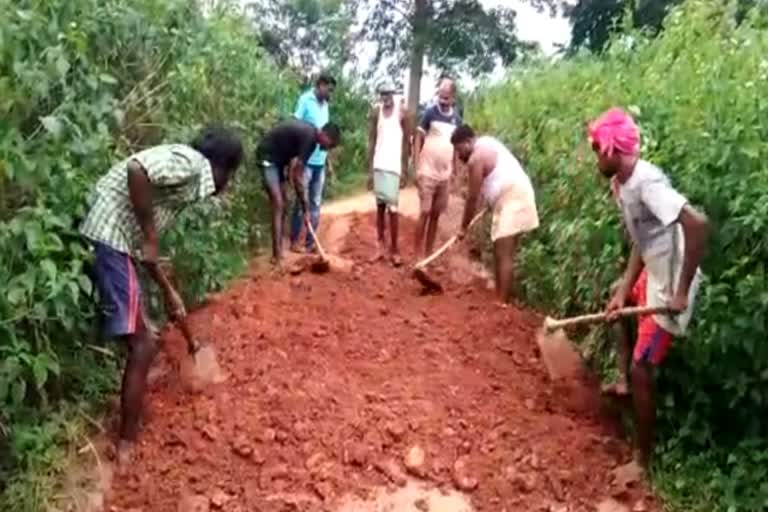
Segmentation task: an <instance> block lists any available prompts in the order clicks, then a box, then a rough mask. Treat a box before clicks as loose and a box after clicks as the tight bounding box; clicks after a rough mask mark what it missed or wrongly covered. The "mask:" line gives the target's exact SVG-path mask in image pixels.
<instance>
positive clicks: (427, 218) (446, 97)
mask: <svg viewBox="0 0 768 512" xmlns="http://www.w3.org/2000/svg"><path fill="white" fill-rule="evenodd" d="M437 103H438V105H439V107H440V110H441V111H443V112H450V110H451V109H452V108H453V107H454V105H455V103H456V86H455V84H454V83H453V81H451V80H448V79H446V80H443V82H441V84H440V86H439V88H438V91H437ZM425 136H426V134H425V133H424V132H423V131H421V130H416V136H415V140H414V143H413V167H414V169H418V163H419V158H420V156H421V150H422V149H423V147H424V138H425ZM458 161H459V159H458V155H457V154H456V152H455V151H454V154H453V165H452V171H451V181H453V180H454V179H455V177H456V171H457V169H458V168H459V166H458ZM441 213H442V212H440V211H439V209H437V207H435V206H434V205H433V209H432V211H430V212H422V213H421V214H420V215H419V222H418V224H417V225H416V236H415V247H416V254H417V255H420V256H423V255H424V254H425V253H426V254H431V253H432V250H433V248H434V246H435V239H436V238H437V227H438V222H439V221H440V214H441ZM425 233H426V240H425ZM425 241H426V246H425ZM425 249H426V250H425Z"/></svg>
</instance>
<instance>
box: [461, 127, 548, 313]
mask: <svg viewBox="0 0 768 512" xmlns="http://www.w3.org/2000/svg"><path fill="white" fill-rule="evenodd" d="M451 143H453V146H454V148H455V150H456V154H457V155H458V157H459V158H460V159H461V160H462V161H463V162H466V163H467V169H468V170H467V172H468V173H469V194H468V196H467V201H466V203H465V205H464V217H463V219H462V222H461V232H460V234H459V238H464V236H465V235H466V230H467V228H468V226H469V225H470V223H471V222H472V217H473V216H474V215H475V211H476V210H477V204H478V202H479V199H480V194H481V192H482V194H483V196H484V197H485V200H486V201H487V203H488V205H489V207H490V208H491V209H492V210H493V225H492V227H491V240H492V241H493V257H494V262H495V269H494V270H495V276H496V294H497V296H498V299H499V301H500V302H501V303H502V304H503V303H506V301H507V300H508V299H509V297H510V295H511V294H512V287H513V283H514V273H515V272H514V271H515V256H516V254H517V249H518V245H519V240H520V237H521V236H522V235H523V234H524V233H526V232H528V231H532V230H534V229H536V228H537V227H538V226H539V214H538V211H537V210H536V197H535V194H534V191H533V186H532V185H531V180H530V179H528V175H527V174H525V171H523V168H522V167H521V166H520V163H519V162H518V161H517V159H516V158H515V156H514V155H513V154H512V153H511V152H510V151H509V150H508V149H507V148H506V146H504V144H502V143H501V142H500V141H498V140H497V139H495V138H493V137H488V136H484V137H477V136H476V135H475V132H474V131H473V130H472V128H470V127H469V126H467V125H463V126H460V127H458V128H457V129H456V131H454V132H453V135H452V136H451Z"/></svg>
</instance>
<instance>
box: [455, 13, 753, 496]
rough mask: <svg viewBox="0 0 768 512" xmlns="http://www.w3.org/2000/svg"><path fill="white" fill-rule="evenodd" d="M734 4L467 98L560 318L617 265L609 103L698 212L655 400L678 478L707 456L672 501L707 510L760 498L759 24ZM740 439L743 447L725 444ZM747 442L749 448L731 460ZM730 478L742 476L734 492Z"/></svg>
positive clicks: (585, 302) (520, 74) (538, 282)
mask: <svg viewBox="0 0 768 512" xmlns="http://www.w3.org/2000/svg"><path fill="white" fill-rule="evenodd" d="M733 9H734V5H733V3H731V2H711V1H705V0H691V1H688V2H687V3H685V4H684V5H683V6H682V7H681V8H679V9H676V10H675V11H674V12H673V13H672V14H671V15H670V16H669V17H668V18H667V20H666V29H665V31H664V32H663V34H662V35H661V36H660V37H658V38H655V39H649V38H646V37H644V36H643V35H642V34H640V33H631V34H629V35H625V36H622V37H621V38H620V39H617V40H615V41H614V42H613V44H612V46H611V47H610V48H609V49H608V50H607V51H606V52H605V53H604V54H603V55H601V56H594V55H589V54H580V55H577V56H575V57H574V58H573V59H568V60H566V61H561V62H557V63H554V64H538V65H537V66H535V67H530V68H525V69H520V70H517V71H515V72H514V73H513V74H511V75H510V77H509V78H508V80H507V81H506V82H505V83H504V84H503V85H500V86H498V87H493V88H490V89H487V90H484V91H482V92H480V93H479V94H478V96H477V97H476V98H475V101H474V103H472V104H471V105H470V107H469V108H468V113H469V114H470V116H471V121H472V122H473V123H474V124H475V125H476V127H477V128H478V129H479V130H480V131H482V132H489V133H491V134H495V135H499V136H501V138H502V139H504V140H505V141H506V142H508V143H509V144H510V145H511V147H512V148H513V149H514V151H515V153H516V154H517V155H518V156H520V157H521V158H522V160H523V162H524V165H525V167H526V169H527V171H528V172H529V174H530V175H531V177H532V180H533V182H534V185H535V188H536V192H537V200H538V204H539V208H540V215H541V219H542V225H541V227H540V228H539V229H538V231H537V232H536V234H535V235H533V236H532V237H531V238H529V239H527V240H526V243H525V245H524V248H523V250H522V254H521V257H520V267H521V268H520V272H521V276H522V277H521V279H522V283H521V287H522V289H523V292H524V295H525V297H526V299H527V300H528V301H529V302H530V303H531V304H534V305H536V306H538V307H541V308H544V309H547V310H549V311H551V312H554V313H556V314H559V315H572V314H578V313H584V312H591V311H596V310H598V311H599V310H601V309H602V308H603V307H604V305H605V303H606V301H607V298H608V291H609V286H610V284H611V283H612V282H613V281H614V280H615V279H617V278H618V277H619V276H620V274H621V272H622V270H623V268H624V265H625V262H626V256H627V255H628V247H627V243H626V239H625V237H624V235H623V233H622V230H621V227H620V224H619V212H618V210H617V208H616V206H615V203H614V202H613V201H612V199H611V197H610V195H609V189H608V186H607V183H606V182H605V180H604V179H602V178H601V177H599V176H598V174H597V170H596V166H595V159H594V156H593V155H592V153H591V149H590V147H589V145H588V143H587V141H586V133H585V122H586V121H588V120H590V119H593V118H595V117H596V116H597V115H598V114H600V113H601V112H602V111H604V110H605V109H607V108H609V107H611V106H614V105H620V106H624V107H625V108H629V109H630V110H631V111H633V112H634V113H635V114H636V118H637V121H638V122H639V124H640V125H641V128H642V135H643V143H642V144H643V147H642V149H643V156H644V158H646V159H648V160H650V161H652V162H654V163H656V164H657V165H660V166H661V167H662V168H664V169H665V170H666V171H667V172H668V174H669V175H670V177H671V179H672V181H673V183H674V184H675V185H676V186H677V187H678V188H679V189H680V190H681V191H682V192H683V193H684V194H685V195H686V196H687V197H688V198H689V199H690V200H691V202H692V203H693V204H695V205H697V206H700V207H701V208H703V210H704V211H706V213H707V214H708V215H709V217H710V219H711V221H712V223H713V225H714V236H713V239H712V240H711V247H710V249H709V255H708V257H707V259H706V261H705V262H704V265H703V269H704V271H705V274H706V276H707V280H706V282H705V285H704V287H703V290H702V292H701V294H700V297H699V299H698V301H697V311H696V314H695V322H694V323H695V325H694V328H693V329H692V332H691V333H690V336H689V337H688V338H687V339H685V340H682V339H681V340H678V341H677V343H676V344H675V346H674V348H673V350H672V353H671V356H670V358H669V359H668V362H667V363H666V364H665V366H664V368H663V370H662V372H661V376H660V382H659V386H660V393H661V394H660V397H659V404H658V407H659V410H660V414H661V419H660V423H661V425H660V427H661V432H660V439H661V440H662V444H661V445H660V446H659V451H660V452H662V453H666V454H667V455H666V457H662V460H663V461H665V462H666V463H665V466H664V467H665V468H666V469H670V470H672V471H674V472H675V473H678V471H677V469H676V467H677V466H676V464H677V463H678V462H679V461H681V460H682V461H685V459H686V458H688V457H691V456H692V455H691V454H699V453H701V452H705V453H706V454H707V455H706V459H707V461H708V463H711V464H715V465H717V466H719V469H717V473H716V474H715V473H713V474H712V475H710V477H709V478H706V479H704V480H701V479H698V481H695V480H687V481H686V480H685V479H681V477H680V476H679V474H678V475H677V476H675V478H674V479H673V482H674V483H673V484H672V485H671V491H670V492H672V491H674V492H677V493H678V494H679V496H680V497H684V496H685V495H686V493H691V494H697V491H699V490H701V486H702V485H705V486H708V488H709V489H710V490H711V491H712V493H713V501H712V502H710V503H709V504H708V505H707V506H706V509H707V510H713V509H714V508H717V509H718V510H758V509H764V507H766V506H768V502H767V501H766V500H768V488H766V487H767V486H766V484H765V482H766V480H767V479H766V471H767V469H766V466H765V463H764V460H765V457H766V454H768V451H766V444H765V443H764V442H763V441H762V440H763V439H764V437H763V436H764V435H765V434H766V418H767V417H768V416H767V414H768V344H766V338H767V336H766V335H767V334H768V329H767V328H766V309H767V307H768V286H766V285H767V284H768V282H767V281H766V268H765V265H766V261H768V237H767V236H766V233H767V232H768V230H767V229H766V228H768V174H767V173H766V170H765V160H766V158H768V100H767V99H766V98H767V97H768V95H767V94H766V92H767V91H768V89H767V88H766V83H767V82H766V78H768V60H767V59H766V55H768V31H766V29H765V18H764V17H762V16H761V15H760V14H759V13H757V12H752V13H751V14H750V15H749V16H748V17H747V18H746V19H745V20H744V21H743V22H742V23H741V24H736V23H735V21H734V17H733V12H734V11H733ZM563 269H568V271H565V272H564V271H563ZM606 355H610V356H611V357H612V354H603V356H606ZM602 364H603V365H604V366H605V365H606V359H605V358H604V359H603V361H602ZM609 364H613V360H612V359H611V360H610V362H609ZM746 442H748V443H750V444H749V447H750V449H749V450H744V449H738V448H735V447H736V446H737V445H739V443H746ZM741 446H742V447H743V446H744V445H741ZM731 451H733V454H731ZM754 451H758V452H759V453H761V454H762V455H760V456H757V455H753V456H751V457H740V456H737V455H736V454H742V453H747V452H754ZM699 460H702V459H699ZM683 466H684V467H685V465H683ZM736 468H738V470H737V469H736ZM713 471H714V470H713ZM734 478H739V479H743V481H740V482H738V485H737V486H736V487H733V488H731V486H733V485H734V480H733V479H734ZM666 483H667V485H669V481H668V482H666Z"/></svg>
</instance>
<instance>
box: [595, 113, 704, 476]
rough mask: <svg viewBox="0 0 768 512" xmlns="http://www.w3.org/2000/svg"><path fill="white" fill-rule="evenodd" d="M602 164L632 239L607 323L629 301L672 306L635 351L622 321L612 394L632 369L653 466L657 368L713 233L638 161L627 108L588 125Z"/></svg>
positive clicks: (641, 456)
mask: <svg viewBox="0 0 768 512" xmlns="http://www.w3.org/2000/svg"><path fill="white" fill-rule="evenodd" d="M588 130H589V138H590V141H591V143H592V149H593V150H594V151H595V154H596V155H597V166H598V168H599V170H600V172H601V174H603V176H605V177H606V178H609V179H611V180H612V181H613V183H614V185H615V188H614V192H615V195H616V199H617V201H618V203H619V207H620V208H621V213H622V216H623V219H624V224H625V226H626V228H627V231H628V232H629V236H630V238H631V241H632V252H631V254H630V256H629V263H628V264H627V268H626V270H625V272H624V276H623V278H622V279H621V281H620V282H619V285H618V287H617V288H616V290H615V292H614V293H613V297H612V298H611V300H610V302H609V303H608V306H607V313H608V316H607V318H608V320H609V321H610V320H618V314H619V311H620V310H621V308H623V307H624V306H625V305H626V304H627V303H628V302H632V303H634V305H636V306H646V305H647V306H650V307H658V308H666V309H668V310H669V312H670V314H657V315H647V316H642V317H640V318H639V319H638V325H637V336H636V337H635V339H634V352H633V351H632V330H631V328H630V326H629V325H628V324H627V323H626V321H625V320H624V319H621V320H620V321H619V322H618V323H617V331H618V334H619V358H620V359H619V372H620V375H621V377H620V380H619V382H617V383H616V384H614V385H613V386H609V387H607V388H606V390H605V391H606V392H608V393H613V394H616V395H626V394H627V393H628V387H627V373H628V371H629V367H630V360H631V361H632V363H631V366H632V370H631V384H632V386H631V387H632V398H633V402H634V409H635V421H636V424H637V441H638V453H637V456H636V458H637V462H638V463H640V464H641V465H642V466H644V467H647V465H648V462H649V460H650V456H651V451H652V446H653V432H654V423H655V420H656V405H655V403H654V391H653V369H654V367H655V366H657V365H659V364H661V362H662V361H663V360H664V357H665V356H666V354H667V351H668V350H669V347H670V345H671V343H672V337H673V336H681V335H683V334H684V333H685V330H686V327H687V326H688V323H689V321H690V319H691V315H692V312H693V302H694V299H695V297H696V292H697V290H698V287H699V280H700V275H701V273H700V271H699V262H700V261H701V257H702V254H703V252H704V248H705V246H706V242H707V238H708V234H709V222H708V221H707V218H706V217H705V216H704V215H703V214H702V213H700V212H698V211H697V210H695V209H694V208H692V207H691V206H690V204H689V203H688V200H687V199H686V198H685V197H683V196H682V195H680V193H678V192H677V190H675V189H674V188H673V187H672V185H671V184H670V182H669V179H668V178H667V176H666V175H665V174H664V173H663V172H662V171H661V170H660V169H659V168H658V167H655V166H654V165H652V164H650V163H648V162H646V161H645V160H641V159H640V131H639V129H638V127H637V125H636V124H635V122H634V120H633V119H632V118H631V117H630V116H629V115H628V114H627V113H625V112H624V111H622V110H621V109H618V108H614V109H611V110H609V111H608V112H606V113H604V114H603V115H602V116H601V117H599V118H598V119H597V120H596V121H594V122H593V123H591V124H590V125H589V128H588Z"/></svg>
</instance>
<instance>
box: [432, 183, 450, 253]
mask: <svg viewBox="0 0 768 512" xmlns="http://www.w3.org/2000/svg"><path fill="white" fill-rule="evenodd" d="M447 207H448V181H444V182H440V183H437V184H436V185H435V189H434V194H433V199H432V209H431V210H430V213H429V226H428V227H427V254H432V251H433V250H434V248H435V239H437V227H438V223H439V221H440V215H442V214H443V212H444V211H445V209H446V208H447Z"/></svg>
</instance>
